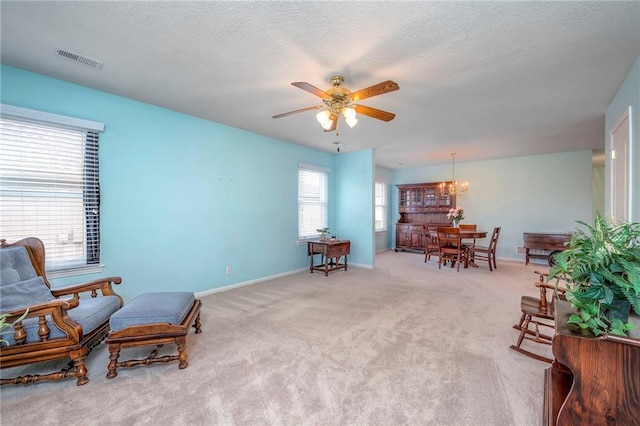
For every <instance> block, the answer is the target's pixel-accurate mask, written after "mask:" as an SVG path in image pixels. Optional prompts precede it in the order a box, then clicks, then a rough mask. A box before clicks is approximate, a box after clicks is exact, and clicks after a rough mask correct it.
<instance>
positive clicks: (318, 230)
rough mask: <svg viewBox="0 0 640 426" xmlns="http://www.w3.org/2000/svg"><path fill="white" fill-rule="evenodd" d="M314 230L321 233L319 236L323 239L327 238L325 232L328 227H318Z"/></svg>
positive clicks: (327, 230)
mask: <svg viewBox="0 0 640 426" xmlns="http://www.w3.org/2000/svg"><path fill="white" fill-rule="evenodd" d="M316 232H319V233H320V234H321V237H320V238H322V239H323V240H324V239H326V238H327V234H328V233H329V228H320V229H316Z"/></svg>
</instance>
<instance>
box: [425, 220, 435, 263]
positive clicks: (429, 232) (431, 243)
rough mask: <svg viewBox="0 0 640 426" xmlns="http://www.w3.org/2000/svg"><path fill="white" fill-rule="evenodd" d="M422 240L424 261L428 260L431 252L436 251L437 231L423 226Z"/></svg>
mask: <svg viewBox="0 0 640 426" xmlns="http://www.w3.org/2000/svg"><path fill="white" fill-rule="evenodd" d="M422 241H424V261H425V262H428V261H429V259H431V255H432V254H437V253H438V232H437V231H435V230H433V229H429V228H428V227H427V226H425V227H424V228H423V230H422Z"/></svg>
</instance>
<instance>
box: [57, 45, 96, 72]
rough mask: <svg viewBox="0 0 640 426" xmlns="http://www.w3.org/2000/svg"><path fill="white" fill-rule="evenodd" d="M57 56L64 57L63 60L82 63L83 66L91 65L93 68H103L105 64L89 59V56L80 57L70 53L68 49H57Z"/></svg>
mask: <svg viewBox="0 0 640 426" xmlns="http://www.w3.org/2000/svg"><path fill="white" fill-rule="evenodd" d="M55 50H56V55H58V56H62V57H63V58H67V59H70V60H72V61H75V62H80V63H81V64H85V65H89V66H90V67H93V68H102V66H103V65H104V62H102V61H98V60H96V59H92V58H89V57H88V56H83V55H79V54H77V53H73V52H70V51H68V50H66V49H62V48H60V47H56V48H55Z"/></svg>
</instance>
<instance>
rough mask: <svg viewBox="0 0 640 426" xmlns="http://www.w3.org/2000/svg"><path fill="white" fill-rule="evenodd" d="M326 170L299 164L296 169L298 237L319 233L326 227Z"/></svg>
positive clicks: (311, 236) (313, 236)
mask: <svg viewBox="0 0 640 426" xmlns="http://www.w3.org/2000/svg"><path fill="white" fill-rule="evenodd" d="M328 180H329V178H328V170H326V169H322V168H319V167H315V166H311V165H305V164H301V165H300V168H299V169H298V239H299V240H305V239H310V238H315V237H318V236H319V235H320V233H319V232H318V231H316V229H320V228H325V227H327V223H328V220H327V210H328V208H327V204H328V203H327V187H328Z"/></svg>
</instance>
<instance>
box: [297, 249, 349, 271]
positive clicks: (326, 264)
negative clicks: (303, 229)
mask: <svg viewBox="0 0 640 426" xmlns="http://www.w3.org/2000/svg"><path fill="white" fill-rule="evenodd" d="M350 250H351V242H350V241H348V240H338V241H309V242H308V243H307V255H308V256H309V271H310V272H311V273H313V271H314V270H316V271H323V272H324V276H325V277H326V276H327V275H329V272H332V271H336V270H338V269H344V270H345V271H346V270H347V267H348V264H347V255H348V254H349V251H350ZM316 254H320V255H322V263H320V264H318V265H314V264H313V256H314V255H316ZM343 256H344V262H340V258H341V257H343Z"/></svg>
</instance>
